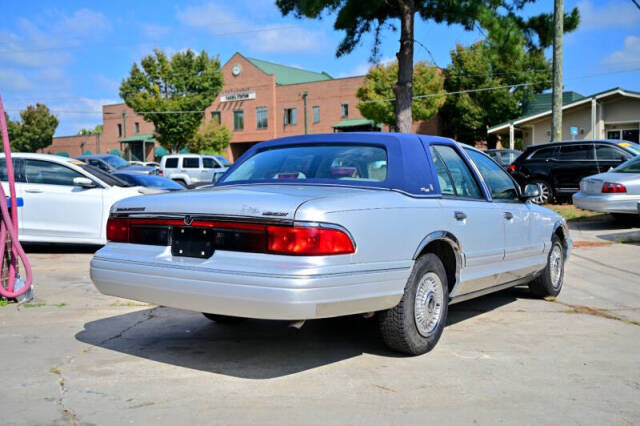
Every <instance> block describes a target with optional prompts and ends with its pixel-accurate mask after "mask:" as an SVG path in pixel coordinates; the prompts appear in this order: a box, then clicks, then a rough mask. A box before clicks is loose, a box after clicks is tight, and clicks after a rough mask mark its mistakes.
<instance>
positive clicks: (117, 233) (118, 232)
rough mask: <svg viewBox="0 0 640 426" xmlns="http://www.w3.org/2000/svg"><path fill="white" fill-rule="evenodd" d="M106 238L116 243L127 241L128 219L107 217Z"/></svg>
mask: <svg viewBox="0 0 640 426" xmlns="http://www.w3.org/2000/svg"><path fill="white" fill-rule="evenodd" d="M107 240H108V241H113V242H117V243H128V242H129V220H128V219H118V218H109V220H108V221H107Z"/></svg>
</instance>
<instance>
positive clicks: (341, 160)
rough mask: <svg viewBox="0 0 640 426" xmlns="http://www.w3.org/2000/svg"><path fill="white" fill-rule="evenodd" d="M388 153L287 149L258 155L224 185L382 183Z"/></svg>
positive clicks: (362, 149) (353, 149)
mask: <svg viewBox="0 0 640 426" xmlns="http://www.w3.org/2000/svg"><path fill="white" fill-rule="evenodd" d="M386 178H387V152H386V150H385V149H384V148H382V147H378V146H368V145H355V144H354V145H333V144H331V145H321V144H318V145H305V146H285V147H277V148H273V149H268V150H265V151H259V152H256V153H255V154H254V155H253V156H252V157H251V158H249V159H248V160H246V161H244V162H243V163H242V164H240V166H238V168H236V169H235V170H234V171H233V172H231V173H230V174H229V175H228V176H226V177H225V178H224V180H223V182H226V183H230V182H239V181H270V180H289V181H290V180H310V179H324V180H326V179H329V180H336V181H370V182H382V181H384V180H385V179H386Z"/></svg>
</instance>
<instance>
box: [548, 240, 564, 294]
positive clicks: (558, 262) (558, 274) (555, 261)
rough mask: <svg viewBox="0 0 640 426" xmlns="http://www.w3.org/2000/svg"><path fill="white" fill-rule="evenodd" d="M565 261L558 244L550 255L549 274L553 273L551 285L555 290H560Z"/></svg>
mask: <svg viewBox="0 0 640 426" xmlns="http://www.w3.org/2000/svg"><path fill="white" fill-rule="evenodd" d="M563 261H564V260H563V258H562V249H561V248H560V246H558V245H557V244H556V245H554V246H553V248H552V249H551V253H549V272H550V273H551V285H552V286H553V287H554V288H558V286H559V285H560V281H561V279H562V263H563Z"/></svg>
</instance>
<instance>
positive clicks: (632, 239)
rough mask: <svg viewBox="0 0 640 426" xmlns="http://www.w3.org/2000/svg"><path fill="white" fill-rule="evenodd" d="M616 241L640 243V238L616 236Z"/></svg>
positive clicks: (620, 242)
mask: <svg viewBox="0 0 640 426" xmlns="http://www.w3.org/2000/svg"><path fill="white" fill-rule="evenodd" d="M617 242H618V243H619V244H636V243H640V240H639V239H637V238H633V237H627V238H618V239H617Z"/></svg>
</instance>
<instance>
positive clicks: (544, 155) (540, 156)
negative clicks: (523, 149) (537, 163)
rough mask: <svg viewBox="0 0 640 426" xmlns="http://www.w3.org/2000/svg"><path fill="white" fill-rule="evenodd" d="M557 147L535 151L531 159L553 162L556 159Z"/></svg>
mask: <svg viewBox="0 0 640 426" xmlns="http://www.w3.org/2000/svg"><path fill="white" fill-rule="evenodd" d="M555 151H556V148H555V147H550V148H542V149H539V150H537V151H534V152H533V154H531V155H530V156H529V159H532V160H551V159H553V158H555Z"/></svg>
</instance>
